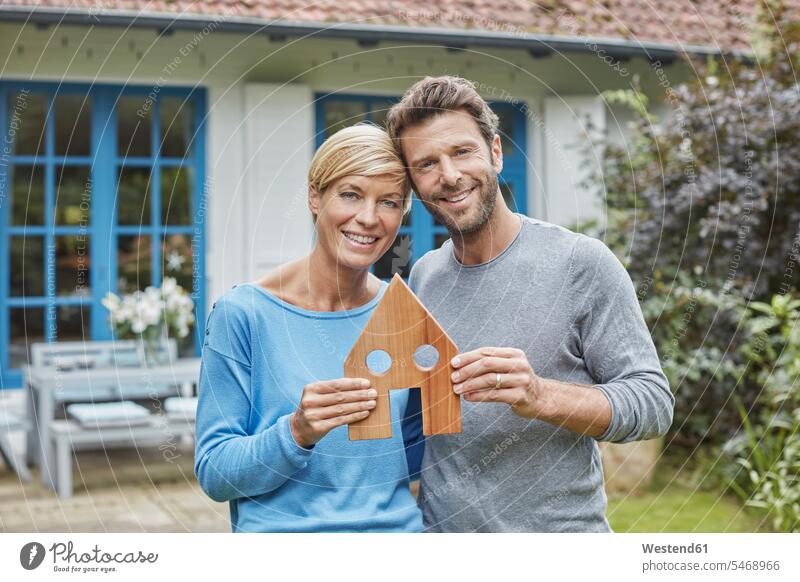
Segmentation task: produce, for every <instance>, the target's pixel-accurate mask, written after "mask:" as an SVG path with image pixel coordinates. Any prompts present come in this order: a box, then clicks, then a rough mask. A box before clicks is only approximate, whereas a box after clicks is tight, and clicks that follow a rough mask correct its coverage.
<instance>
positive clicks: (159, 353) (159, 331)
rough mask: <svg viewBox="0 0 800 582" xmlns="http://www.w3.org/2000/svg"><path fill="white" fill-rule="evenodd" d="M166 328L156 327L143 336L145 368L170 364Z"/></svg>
mask: <svg viewBox="0 0 800 582" xmlns="http://www.w3.org/2000/svg"><path fill="white" fill-rule="evenodd" d="M166 331H167V330H166V328H165V326H163V325H160V326H154V328H153V329H148V330H147V331H146V332H145V333H143V334H142V344H143V347H144V349H143V357H144V362H143V363H144V365H145V366H159V365H162V364H166V363H168V362H169V349H168V345H169V342H168V339H167V333H166Z"/></svg>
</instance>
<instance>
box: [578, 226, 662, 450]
mask: <svg viewBox="0 0 800 582" xmlns="http://www.w3.org/2000/svg"><path fill="white" fill-rule="evenodd" d="M572 274H573V276H574V277H575V281H574V283H575V285H576V286H575V287H573V289H576V290H577V292H578V296H579V301H578V304H579V306H580V307H579V315H578V320H577V323H578V329H579V333H580V340H581V351H582V355H583V359H584V362H585V363H586V366H587V370H588V372H589V374H590V375H591V376H592V378H593V379H594V381H595V382H596V384H594V387H595V388H597V389H598V390H600V391H601V392H603V394H604V395H605V396H606V398H608V401H609V403H610V404H611V422H610V424H609V426H608V428H607V429H606V431H605V432H604V433H603V434H602V435H600V436H599V437H597V440H599V441H610V442H619V443H625V442H630V441H637V440H645V439H651V438H655V437H658V436H660V435H663V434H665V433H666V432H667V430H668V429H669V427H670V425H671V424H672V414H673V407H674V404H675V397H674V396H673V394H672V391H671V390H670V387H669V382H668V381H667V378H666V376H665V375H664V372H663V370H662V369H661V364H660V362H659V359H658V354H657V353H656V349H655V346H654V345H653V340H652V338H651V337H650V331H649V330H648V329H647V324H646V323H645V320H644V317H643V315H642V311H641V309H640V307H639V302H638V299H637V297H636V291H635V289H634V287H633V283H632V282H631V279H630V276H629V275H628V273H627V271H626V270H625V267H623V266H622V264H621V263H620V262H619V260H618V259H617V257H616V256H615V255H614V254H613V253H612V252H611V251H610V250H609V249H608V247H606V245H605V244H603V243H602V242H601V241H599V240H597V239H592V238H589V237H585V236H582V237H580V239H579V240H578V242H577V243H576V247H575V250H574V255H573V265H572Z"/></svg>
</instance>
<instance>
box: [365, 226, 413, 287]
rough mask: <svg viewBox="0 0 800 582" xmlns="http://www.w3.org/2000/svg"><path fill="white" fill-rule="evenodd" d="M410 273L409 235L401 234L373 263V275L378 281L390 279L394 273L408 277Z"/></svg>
mask: <svg viewBox="0 0 800 582" xmlns="http://www.w3.org/2000/svg"><path fill="white" fill-rule="evenodd" d="M410 272H411V235H410V234H401V235H399V236H398V237H397V240H395V241H394V244H393V245H392V246H391V247H390V248H389V250H388V251H386V253H384V255H383V256H382V257H381V258H380V259H378V261H377V262H376V263H375V268H374V270H373V273H374V274H375V276H376V277H378V278H380V279H390V278H391V277H392V276H394V274H395V273H398V274H399V275H400V276H401V277H408V274H409V273H410Z"/></svg>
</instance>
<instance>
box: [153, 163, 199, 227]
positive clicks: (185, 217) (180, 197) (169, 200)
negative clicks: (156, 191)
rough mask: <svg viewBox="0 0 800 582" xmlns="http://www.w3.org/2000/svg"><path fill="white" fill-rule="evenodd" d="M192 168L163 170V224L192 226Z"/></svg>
mask: <svg viewBox="0 0 800 582" xmlns="http://www.w3.org/2000/svg"><path fill="white" fill-rule="evenodd" d="M191 191H192V171H191V168H161V223H162V224H182V225H191V224H192V204H191Z"/></svg>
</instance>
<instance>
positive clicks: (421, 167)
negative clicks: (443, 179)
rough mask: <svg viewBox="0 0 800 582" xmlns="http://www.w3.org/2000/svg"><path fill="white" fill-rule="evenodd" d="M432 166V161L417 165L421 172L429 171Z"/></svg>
mask: <svg viewBox="0 0 800 582" xmlns="http://www.w3.org/2000/svg"><path fill="white" fill-rule="evenodd" d="M432 166H433V162H432V161H430V160H426V161H424V162H420V163H419V164H417V169H419V170H427V169H429V168H430V167H432Z"/></svg>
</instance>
